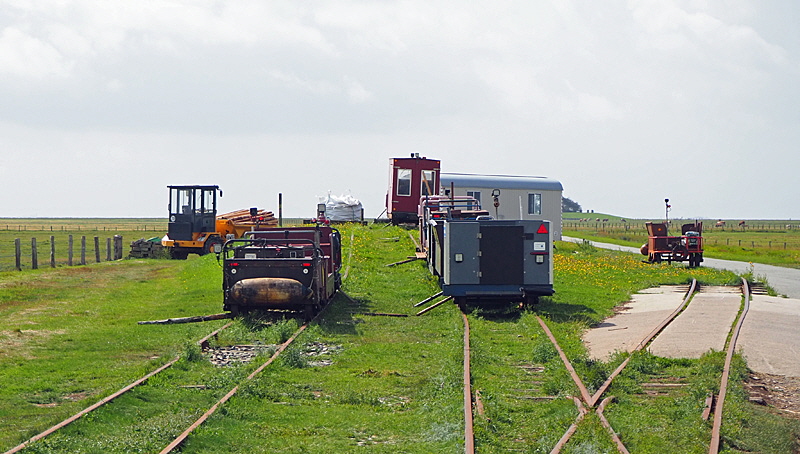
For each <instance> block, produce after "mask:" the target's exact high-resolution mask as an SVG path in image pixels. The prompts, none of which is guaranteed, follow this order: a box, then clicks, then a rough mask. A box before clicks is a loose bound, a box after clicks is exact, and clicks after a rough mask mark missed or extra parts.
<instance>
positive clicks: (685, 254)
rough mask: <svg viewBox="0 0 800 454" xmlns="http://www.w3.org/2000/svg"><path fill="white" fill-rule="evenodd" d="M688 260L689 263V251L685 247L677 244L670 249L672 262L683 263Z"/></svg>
mask: <svg viewBox="0 0 800 454" xmlns="http://www.w3.org/2000/svg"><path fill="white" fill-rule="evenodd" d="M687 259H689V260H690V263H691V255H690V254H689V249H687V248H686V246H684V245H682V244H679V245H676V246H675V247H674V248H672V260H674V261H676V262H683V261H685V260H687Z"/></svg>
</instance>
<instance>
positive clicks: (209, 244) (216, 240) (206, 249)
mask: <svg viewBox="0 0 800 454" xmlns="http://www.w3.org/2000/svg"><path fill="white" fill-rule="evenodd" d="M216 244H219V245H222V239H221V238H220V237H218V236H215V237H211V238H209V239H207V240H206V243H205V244H204V245H203V253H202V254H200V255H206V254H211V253H212V252H214V245H216Z"/></svg>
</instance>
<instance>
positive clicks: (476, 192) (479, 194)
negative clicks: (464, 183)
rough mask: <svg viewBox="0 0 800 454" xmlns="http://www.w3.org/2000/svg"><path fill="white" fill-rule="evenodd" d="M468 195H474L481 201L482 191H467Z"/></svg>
mask: <svg viewBox="0 0 800 454" xmlns="http://www.w3.org/2000/svg"><path fill="white" fill-rule="evenodd" d="M467 197H474V198H475V200H477V201H478V202H480V201H481V191H467Z"/></svg>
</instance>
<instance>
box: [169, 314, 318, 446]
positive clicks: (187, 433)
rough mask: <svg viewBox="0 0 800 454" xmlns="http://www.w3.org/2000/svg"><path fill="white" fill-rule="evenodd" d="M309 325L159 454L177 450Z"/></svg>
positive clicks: (302, 329) (293, 335) (303, 328)
mask: <svg viewBox="0 0 800 454" xmlns="http://www.w3.org/2000/svg"><path fill="white" fill-rule="evenodd" d="M320 313H322V312H320ZM318 316H319V314H317V317H318ZM315 319H316V317H315ZM309 323H311V322H307V323H306V324H304V325H302V326H301V327H300V328H298V329H297V331H295V332H294V334H292V336H291V337H290V338H289V339H287V340H286V342H284V343H282V344H281V345H280V347H278V349H277V350H275V353H273V354H272V356H270V357H269V359H268V360H267V361H266V362H264V363H263V364H262V365H260V366H259V367H258V368H257V369H256V370H254V371H253V372H252V373H251V374H250V375H248V376H247V378H245V379H244V381H243V382H242V383H240V384H238V385H236V386H234V387H233V389H231V390H230V391H228V393H227V394H225V396H223V397H222V399H220V400H219V401H217V403H215V404H214V405H212V406H211V408H209V409H208V410H207V411H206V412H205V413H203V415H202V416H200V418H198V419H197V421H195V422H194V423H193V424H192V425H191V426H189V427H188V428H187V429H186V430H184V431H183V433H181V434H180V435H178V437H177V438H175V439H174V440H173V441H172V443H170V444H169V445H167V447H166V448H164V449H162V450H161V454H166V453H168V452H172V451H173V450H174V449H175V448H177V447H178V446H180V445H181V444H182V443H183V442H184V441H185V440H186V438H188V437H189V435H190V434H191V433H192V432H193V431H194V430H195V429H197V428H198V427H200V425H201V424H203V423H204V422H205V421H206V420H207V419H208V418H209V417H210V416H211V415H213V414H214V412H215V411H217V408H219V407H220V406H221V405H222V404H224V403H225V402H227V401H228V400H229V399H230V398H231V397H233V396H234V394H236V393H237V392H238V391H239V387H240V386H241V385H242V384H243V383H246V382H249V381H250V380H252V379H253V378H254V377H255V376H256V375H258V374H259V373H260V372H261V371H262V370H264V368H266V367H267V366H269V365H270V364H272V362H273V361H275V358H277V357H278V356H279V355H280V354H281V353H283V351H284V350H286V347H288V346H289V345H290V344H291V343H292V342H294V340H295V339H296V338H297V336H299V335H300V333H302V332H303V331H304V330H305V329H306V328H307V327H308V325H309Z"/></svg>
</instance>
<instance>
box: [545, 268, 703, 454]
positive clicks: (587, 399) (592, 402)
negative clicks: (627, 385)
mask: <svg viewBox="0 0 800 454" xmlns="http://www.w3.org/2000/svg"><path fill="white" fill-rule="evenodd" d="M696 289H697V280H694V279H693V280H692V284H691V286H690V287H689V290H688V291H687V292H686V296H685V297H684V300H683V302H682V303H681V305H680V306H679V307H678V308H677V309H675V311H673V312H672V313H671V314H670V315H669V316H667V318H665V319H664V320H663V321H662V322H661V323H660V324H659V325H658V326H657V327H656V328H655V329H653V330H652V331H651V332H650V333H649V334H648V335H647V336H645V337H644V339H642V340H641V341H640V342H639V344H637V346H636V347H635V348H634V349H633V351H632V352H631V354H630V355H629V356H628V357H627V358H626V359H625V361H623V362H622V363H621V364H620V365H619V366H618V367H617V368H616V369H615V370H614V372H612V373H611V375H610V376H609V377H608V378H607V379H606V381H605V382H604V383H603V384H602V385H601V386H600V388H598V390H597V392H595V394H594V395H593V396H589V392H588V390H587V389H586V386H585V385H584V384H583V381H582V380H581V379H580V377H578V374H577V373H576V372H575V369H574V368H573V367H572V364H571V363H570V362H569V360H568V359H567V357H566V355H565V354H564V352H563V350H562V349H561V347H560V346H559V345H558V342H557V341H556V339H555V337H554V336H553V334H552V332H550V330H549V329H548V328H547V325H546V324H545V323H544V321H543V320H542V319H541V318H540V317H538V316H537V317H536V318H537V319H538V321H539V324H540V325H542V328H543V329H544V330H545V333H546V334H547V337H548V338H549V339H550V342H552V343H553V345H554V346H555V348H556V350H557V351H558V354H559V356H561V360H562V362H563V363H564V366H565V367H566V368H567V370H568V371H569V372H570V375H571V376H572V380H573V381H574V382H575V384H576V385H578V389H579V390H580V392H581V398H582V400H583V403H585V404H586V405H587V406H588V407H589V409H592V408H595V406H596V405H597V403H598V402H599V401H600V398H601V397H602V396H603V394H604V393H605V392H606V391H607V390H608V388H609V386H611V382H612V381H613V380H614V378H616V377H617V376H618V375H619V374H620V373H621V372H622V371H623V370H624V369H625V367H626V366H627V365H628V362H629V361H630V359H631V358H632V357H633V354H634V353H636V352H638V351H640V350H642V349H643V348H644V347H645V346H647V344H649V343H650V341H652V340H653V338H654V337H655V336H657V335H658V334H659V333H660V332H661V331H663V329H664V328H665V327H666V326H667V325H668V324H669V323H671V322H672V320H674V319H675V317H677V316H678V314H680V313H681V311H683V310H684V309H685V307H686V305H687V304H689V301H690V300H691V297H692V295H693V294H694V292H695V290H696ZM575 399H576V404H578V410H579V415H578V417H577V419H576V421H575V422H574V423H573V424H572V425H571V426H570V427H569V428H568V429H567V431H566V432H565V433H564V435H563V436H562V437H561V439H560V440H559V441H558V443H557V444H556V446H555V447H554V448H553V450H552V451H551V454H557V453H559V452H561V449H562V448H563V447H564V446H565V445H566V443H567V442H568V441H569V439H570V438H571V437H572V435H573V434H574V433H575V431H576V429H577V425H578V423H579V422H580V421H581V420H582V419H583V417H584V416H585V414H586V412H587V411H588V410H586V409H585V408H583V405H582V404H581V403H580V401H579V400H578V399H577V398H575ZM611 400H613V398H607V399H604V400H603V401H602V403H600V405H599V407H598V408H596V410H595V412H596V413H597V416H598V417H599V418H600V422H601V423H602V425H603V427H605V428H606V430H607V431H608V432H609V434H610V435H611V438H612V440H614V443H615V444H616V447H617V451H619V452H620V453H622V454H629V452H628V449H627V448H626V447H625V445H624V444H623V443H622V440H620V438H619V436H618V435H617V433H616V432H615V431H614V429H613V428H612V427H611V424H610V423H609V422H608V420H607V419H606V417H605V415H604V414H603V411H604V410H605V407H606V405H607V404H608V402H610V401H611Z"/></svg>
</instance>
